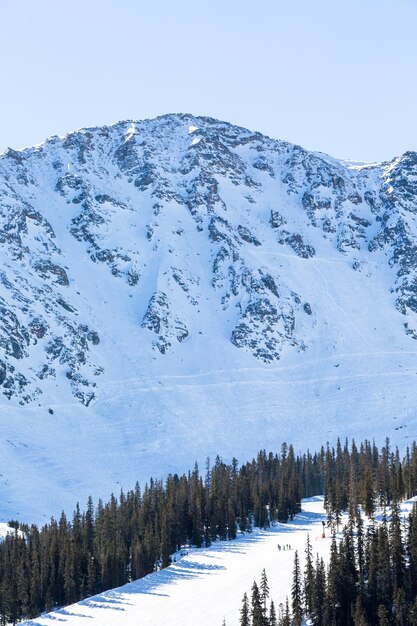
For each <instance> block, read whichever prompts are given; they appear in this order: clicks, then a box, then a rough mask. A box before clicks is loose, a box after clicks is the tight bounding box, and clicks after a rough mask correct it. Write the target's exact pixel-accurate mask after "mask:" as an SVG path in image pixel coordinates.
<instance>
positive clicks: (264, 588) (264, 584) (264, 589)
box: [260, 568, 269, 614]
mask: <svg viewBox="0 0 417 626" xmlns="http://www.w3.org/2000/svg"><path fill="white" fill-rule="evenodd" d="M260 587H261V600H262V604H263V609H264V614H266V601H267V599H268V598H269V586H268V578H267V576H266V571H265V568H264V569H263V570H262V574H261V584H260Z"/></svg>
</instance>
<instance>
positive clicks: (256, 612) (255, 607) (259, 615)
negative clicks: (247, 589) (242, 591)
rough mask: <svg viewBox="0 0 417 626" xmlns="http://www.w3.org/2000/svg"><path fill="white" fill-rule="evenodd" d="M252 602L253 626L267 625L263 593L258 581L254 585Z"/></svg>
mask: <svg viewBox="0 0 417 626" xmlns="http://www.w3.org/2000/svg"><path fill="white" fill-rule="evenodd" d="M251 604H252V610H251V615H252V626H265V621H264V612H263V607H262V600H261V594H260V593H259V588H258V585H257V584H256V582H254V583H253V585H252V597H251Z"/></svg>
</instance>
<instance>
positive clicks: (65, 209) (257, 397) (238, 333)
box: [0, 114, 417, 515]
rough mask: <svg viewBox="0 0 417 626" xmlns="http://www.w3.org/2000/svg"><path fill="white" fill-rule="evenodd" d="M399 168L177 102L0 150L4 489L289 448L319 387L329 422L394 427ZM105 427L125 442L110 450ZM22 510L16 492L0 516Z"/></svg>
mask: <svg viewBox="0 0 417 626" xmlns="http://www.w3.org/2000/svg"><path fill="white" fill-rule="evenodd" d="M414 166H415V153H411V152H410V153H406V154H405V155H403V157H401V158H400V159H399V160H397V161H395V162H394V161H393V162H391V163H390V164H386V163H385V164H381V165H372V166H369V165H360V166H359V165H357V164H356V165H352V164H346V163H343V162H342V161H339V160H337V159H332V158H331V157H328V156H327V155H322V154H320V153H312V152H308V151H307V150H304V149H303V148H301V147H299V146H293V145H291V144H289V143H286V142H282V141H276V140H273V139H271V138H269V137H265V136H264V135H262V134H261V133H257V132H252V131H250V130H247V129H244V128H241V127H239V126H234V125H232V124H228V123H227V122H222V121H218V120H214V119H212V118H208V117H198V116H192V115H190V114H169V115H164V116H161V117H158V118H155V119H153V120H142V121H141V120H138V121H136V120H127V121H123V122H118V123H117V124H114V125H112V126H101V127H95V128H85V129H82V130H79V131H75V132H72V133H69V134H68V135H66V136H65V137H63V138H59V137H51V138H50V139H49V140H47V141H46V142H45V143H44V144H42V145H41V146H37V147H34V148H31V149H26V150H23V151H15V150H8V151H7V152H6V153H5V154H4V155H3V156H1V157H0V240H1V243H2V246H1V251H0V253H1V254H2V264H1V270H0V310H1V322H0V348H1V352H0V392H1V397H2V398H3V400H2V401H3V407H4V411H6V412H7V414H8V415H11V416H12V419H11V421H10V425H9V426H6V427H5V431H4V441H5V442H6V443H3V444H2V446H3V447H2V448H1V447H0V452H2V453H3V458H5V459H7V460H8V463H9V466H10V467H11V468H13V476H14V478H13V477H12V475H11V474H10V473H9V474H10V475H9V474H8V473H7V472H6V473H4V474H3V475H4V476H6V477H7V478H6V480H8V481H9V483H10V485H9V484H7V485H6V487H5V489H6V497H5V498H4V501H7V499H9V500H10V502H11V503H13V502H14V500H13V497H12V496H11V495H10V494H11V491H12V490H13V491H14V489H13V488H12V487H11V484H12V482H13V480H14V481H17V482H19V481H20V482H23V480H24V476H25V475H26V474H27V468H28V464H33V463H34V461H33V460H34V459H42V460H39V461H36V462H35V466H34V467H31V472H33V475H34V476H35V478H36V480H37V483H38V484H39V485H42V484H43V482H44V481H43V473H44V472H46V471H47V472H51V470H53V474H54V476H55V475H56V480H55V479H54V480H55V482H54V485H55V486H54V488H52V490H51V493H48V494H47V493H45V492H39V493H37V502H38V503H39V506H40V507H46V508H48V506H49V505H48V502H51V500H50V498H55V502H56V503H59V507H61V506H63V505H64V504H65V502H63V499H64V497H63V496H62V490H63V489H64V487H65V492H66V494H67V496H66V497H68V498H72V493H75V490H77V495H76V499H79V498H80V497H81V496H80V490H81V492H82V493H85V494H86V495H87V494H88V493H91V492H92V491H97V489H96V488H97V485H101V486H102V489H103V490H104V493H103V492H102V495H106V493H107V491H110V490H112V489H114V488H116V486H117V483H118V482H119V483H122V484H127V483H128V482H129V481H130V482H131V483H133V482H134V481H135V480H136V478H137V476H136V475H135V476H133V473H135V472H133V470H132V469H131V468H128V467H126V463H124V461H123V459H124V458H125V457H126V454H131V455H132V457H133V456H134V457H135V458H138V459H139V460H138V465H139V466H140V472H141V475H142V476H144V477H145V478H147V477H148V475H149V474H151V473H155V470H156V471H157V472H160V471H164V470H165V469H171V467H175V468H176V469H180V468H185V467H188V465H189V464H190V463H192V462H194V460H195V459H197V460H202V459H204V458H205V457H206V456H207V454H213V455H214V456H215V454H217V453H220V454H224V455H228V454H231V455H235V454H245V455H246V454H249V455H250V454H253V453H254V452H255V451H256V448H263V447H265V445H266V440H270V439H275V440H276V439H277V438H278V439H280V440H281V439H283V438H285V439H287V440H292V441H294V443H297V437H298V434H297V433H299V432H300V428H301V429H302V430H303V432H304V433H307V434H308V436H309V438H310V440H311V441H312V443H317V444H318V445H321V442H322V440H323V433H318V432H316V424H317V423H318V422H320V423H322V421H323V420H322V415H323V410H324V409H323V403H324V405H325V406H326V407H327V409H326V414H327V418H326V419H327V422H326V425H325V426H323V427H324V428H325V432H326V437H328V438H330V437H331V436H332V434H334V433H337V435H340V436H341V435H343V434H346V435H349V434H352V433H351V431H350V430H349V428H350V426H349V423H348V421H347V417H349V418H350V419H351V420H352V424H353V425H354V427H355V430H354V432H353V434H355V436H360V435H361V436H363V437H368V438H369V437H372V436H373V434H374V431H373V423H372V422H363V421H362V422H361V428H359V430H358V421H360V420H362V417H363V415H364V414H366V415H370V416H374V415H376V414H377V413H378V419H379V420H380V422H381V424H382V423H384V424H386V425H387V429H388V431H387V432H385V431H384V436H385V435H386V434H390V435H392V438H393V439H395V437H399V436H400V435H401V436H403V435H404V432H406V431H404V430H403V431H397V430H396V429H397V426H398V425H399V424H400V425H401V426H402V425H404V427H405V424H408V423H409V418H410V411H411V410H412V407H413V406H414V404H413V403H414V400H415V398H414V396H413V393H410V392H409V389H408V387H407V389H408V393H407V394H404V393H403V390H404V385H408V383H409V376H410V371H411V370H410V369H409V368H410V367H414V366H412V365H411V361H409V360H410V359H412V358H414V353H415V343H414V341H415V339H416V338H417V317H416V316H417V288H416V284H417V276H416V268H415V251H416V249H417V241H416V237H417V233H416V227H415V223H414V215H415V212H416V208H417V206H416V197H417V190H416V189H415V185H416V183H415V180H414V179H415V174H414V169H413V168H414ZM386 371H389V372H391V375H392V380H395V385H393V387H394V388H395V392H394V391H393V392H392V393H391V396H392V397H391V398H390V400H389V401H388V400H386V398H385V385H384V384H383V376H385V372H386ZM358 377H359V379H360V381H361V393H359V392H358V391H354V389H357V386H356V385H355V386H353V381H357V379H358ZM388 380H391V379H390V378H389V379H388ZM352 394H354V401H353V400H352ZM300 397H303V398H304V401H303V403H302V406H300V402H299V399H300ZM382 397H384V398H385V399H384V402H382V399H381V398H382ZM347 407H349V415H348V409H347ZM394 417H395V419H396V420H399V421H392V420H394ZM33 423H42V424H44V426H45V428H47V429H49V432H51V433H54V437H53V441H51V442H48V441H46V442H45V441H44V438H42V436H41V435H40V434H39V435H37V434H36V435H35V434H34V433H33ZM341 427H342V430H344V432H341V431H340V428H341ZM398 427H399V426H398ZM352 429H353V426H352ZM237 430H239V431H242V437H241V438H240V442H239V446H238V447H239V449H237V450H236V449H235V448H233V450H232V445H231V444H232V442H233V440H234V433H235V432H236V431H237ZM359 431H360V432H359ZM80 433H81V434H82V439H83V442H82V443H81V444H80V443H79V439H80ZM8 440H9V441H11V442H12V444H10V443H7V441H8ZM110 441H111V442H112V448H114V450H115V454H116V455H118V454H121V451H122V450H123V458H122V457H120V459H119V460H118V461H115V462H114V463H113V461H112V463H111V464H109V462H108V459H109V454H112V453H111V452H109V442H110ZM76 442H77V443H76ZM184 442H187V443H186V444H185V443H184ZM201 442H204V445H203V444H202V443H201ZM125 446H127V448H125ZM178 447H180V449H179V450H178ZM203 447H204V450H203ZM75 448H76V449H77V452H76V453H75V452H74V450H75ZM92 450H93V452H92ZM126 450H127V452H126ZM74 454H75V457H76V462H75V463H74V459H73V456H72V455H74ZM92 455H93V457H94V461H91V456H92ZM169 458H171V459H172V458H175V459H176V460H175V462H174V461H172V462H171V461H168V459H169ZM87 463H90V465H89V473H88V476H87V477H86V476H85V473H83V471H82V468H83V467H85V466H86V464H87ZM69 466H71V468H72V469H71V470H65V471H64V469H63V468H64V467H69ZM90 466H91V467H90ZM135 471H136V470H135ZM68 472H69V473H68ZM0 473H1V472H0ZM64 476H67V478H64ZM68 476H69V477H68ZM64 483H65V485H64ZM68 485H70V487H68ZM71 485H72V486H73V487H71ZM79 488H80V490H79ZM72 489H73V490H74V491H71V490H72ZM39 490H41V487H39ZM22 493H24V491H23V492H22ZM82 493H81V495H82ZM74 497H75V496H74ZM31 501H32V502H33V498H32V499H31ZM30 506H33V505H30V504H29V500H28V499H25V496H22V499H21V501H20V503H14V504H10V507H6V510H7V513H8V514H9V513H10V514H11V515H12V514H13V515H14V514H15V512H16V511H17V510H18V509H19V508H20V510H21V511H28V510H29V507H30Z"/></svg>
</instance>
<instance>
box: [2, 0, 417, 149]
mask: <svg viewBox="0 0 417 626" xmlns="http://www.w3.org/2000/svg"><path fill="white" fill-rule="evenodd" d="M0 9H1V12H0V16H1V17H0V46H1V54H0V85H1V91H0V113H1V115H0V131H1V132H0V151H3V150H4V149H5V148H6V147H7V146H11V147H14V148H20V147H23V146H27V145H31V144H34V143H39V142H41V141H43V140H44V139H45V138H46V137H48V136H50V135H53V134H60V135H62V134H65V133H66V132H68V131H70V130H73V129H75V128H80V127H83V126H95V125H101V124H110V123H113V122H116V121H118V120H121V119H143V118H147V117H155V116H156V115H161V114H163V113H172V112H188V113H194V114H197V115H210V116H213V117H217V118H220V119H224V120H227V121H230V122H233V123H236V124H240V125H242V126H246V127H248V128H251V129H253V130H260V131H262V132H264V133H266V134H268V135H270V136H272V137H276V138H280V139H286V140H288V141H291V142H294V143H298V144H301V145H303V146H304V147H306V148H309V149H312V150H320V151H323V152H327V153H329V154H332V155H333V156H337V157H341V158H349V159H354V160H367V161H369V160H383V159H389V158H391V157H393V156H395V155H397V154H400V153H402V152H404V151H405V150H412V149H414V150H417V118H416V109H417V106H416V104H417V36H416V33H417V0H390V1H388V0H286V1H285V2H284V1H282V0H251V1H250V2H249V1H247V0H210V1H209V0H111V1H110V0H67V1H66V2H64V1H62V0H37V1H35V0H0Z"/></svg>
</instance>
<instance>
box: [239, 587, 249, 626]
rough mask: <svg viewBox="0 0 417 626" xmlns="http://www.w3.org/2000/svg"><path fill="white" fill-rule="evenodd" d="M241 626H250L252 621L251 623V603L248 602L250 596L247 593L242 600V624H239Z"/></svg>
mask: <svg viewBox="0 0 417 626" xmlns="http://www.w3.org/2000/svg"><path fill="white" fill-rule="evenodd" d="M239 625H240V626H250V621H249V601H248V595H247V593H246V592H245V593H244V594H243V599H242V608H241V609H240V622H239Z"/></svg>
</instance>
